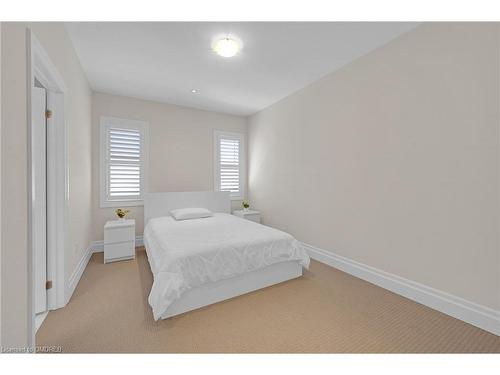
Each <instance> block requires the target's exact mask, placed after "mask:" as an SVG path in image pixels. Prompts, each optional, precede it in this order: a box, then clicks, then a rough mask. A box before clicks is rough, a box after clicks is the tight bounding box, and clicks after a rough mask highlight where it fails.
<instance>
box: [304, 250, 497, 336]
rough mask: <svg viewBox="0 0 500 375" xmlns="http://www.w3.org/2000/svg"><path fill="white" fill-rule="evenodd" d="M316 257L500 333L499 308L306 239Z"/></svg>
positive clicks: (439, 309)
mask: <svg viewBox="0 0 500 375" xmlns="http://www.w3.org/2000/svg"><path fill="white" fill-rule="evenodd" d="M303 245H304V247H305V248H306V249H307V250H308V252H309V255H310V257H311V258H313V259H314V260H317V261H319V262H321V263H325V264H327V265H329V266H331V267H334V268H337V269H339V270H341V271H344V272H346V273H349V274H351V275H353V276H356V277H358V278H360V279H363V280H365V281H368V282H370V283H372V284H375V285H378V286H380V287H382V288H384V289H387V290H390V291H391V292H394V293H397V294H399V295H401V296H403V297H406V298H409V299H411V300H413V301H416V302H418V303H421V304H422V305H425V306H428V307H430V308H432V309H435V310H438V311H440V312H442V313H445V314H447V315H450V316H452V317H454V318H457V319H460V320H462V321H464V322H466V323H469V324H472V325H474V326H476V327H479V328H482V329H484V330H486V331H489V332H491V333H494V334H495V335H497V336H500V311H497V310H493V309H491V308H489V307H486V306H482V305H479V304H477V303H474V302H471V301H467V300H465V299H463V298H460V297H457V296H454V295H451V294H449V293H446V292H443V291H440V290H437V289H434V288H431V287H428V286H426V285H423V284H420V283H417V282H414V281H411V280H408V279H405V278H402V277H400V276H397V275H394V274H391V273H388V272H385V271H382V270H379V269H377V268H374V267H371V266H368V265H366V264H363V263H359V262H356V261H354V260H351V259H348V258H345V257H342V256H340V255H337V254H335V253H332V252H330V251H326V250H323V249H319V248H317V247H314V246H311V245H309V244H306V243H303Z"/></svg>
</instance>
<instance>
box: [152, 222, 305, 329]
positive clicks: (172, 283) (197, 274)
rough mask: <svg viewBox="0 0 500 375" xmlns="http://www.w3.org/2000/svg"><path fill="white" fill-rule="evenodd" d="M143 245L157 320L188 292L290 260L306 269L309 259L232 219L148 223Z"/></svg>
mask: <svg viewBox="0 0 500 375" xmlns="http://www.w3.org/2000/svg"><path fill="white" fill-rule="evenodd" d="M144 244H145V247H146V252H147V255H148V260H149V264H150V266H151V271H152V272H153V275H154V281H153V287H152V288H151V293H150V295H149V298H148V301H149V304H150V305H151V307H152V309H153V315H154V318H155V320H158V319H160V317H161V316H162V315H163V314H164V313H165V312H166V310H167V309H168V307H169V306H170V305H171V304H172V302H173V301H175V300H176V299H178V298H180V297H181V296H182V294H183V293H184V292H186V291H187V290H188V289H190V288H194V287H197V286H200V285H203V284H205V283H208V282H215V281H218V280H223V279H228V278H231V277H234V276H236V275H240V274H243V273H245V272H249V271H252V270H256V269H260V268H264V267H266V266H268V265H271V264H275V263H278V262H285V261H290V260H296V261H298V262H299V263H300V264H301V265H302V266H304V267H306V268H307V267H309V262H310V259H309V256H308V255H307V252H306V251H305V250H304V249H303V248H302V246H301V244H300V243H299V242H298V241H297V240H296V239H295V238H293V237H292V236H291V235H289V234H288V233H285V232H282V231H279V230H277V229H274V228H270V227H267V226H264V225H261V224H257V223H254V222H251V221H248V220H244V219H241V218H238V217H236V216H233V215H229V214H223V213H216V214H214V216H212V217H207V218H201V219H192V220H183V221H176V220H175V219H173V218H172V217H170V216H168V217H159V218H154V219H151V220H149V222H148V224H147V225H146V228H145V229H144Z"/></svg>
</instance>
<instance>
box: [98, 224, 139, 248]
mask: <svg viewBox="0 0 500 375" xmlns="http://www.w3.org/2000/svg"><path fill="white" fill-rule="evenodd" d="M126 241H135V227H133V226H132V227H122V228H113V229H106V230H105V231H104V243H105V244H111V243H115V242H126Z"/></svg>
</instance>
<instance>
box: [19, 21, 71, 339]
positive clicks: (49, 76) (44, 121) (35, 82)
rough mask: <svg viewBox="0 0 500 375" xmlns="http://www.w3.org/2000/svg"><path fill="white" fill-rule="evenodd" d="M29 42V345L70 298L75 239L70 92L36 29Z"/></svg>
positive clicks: (27, 42) (27, 38) (29, 35)
mask: <svg viewBox="0 0 500 375" xmlns="http://www.w3.org/2000/svg"><path fill="white" fill-rule="evenodd" d="M26 47H27V68H28V69H27V72H28V79H27V87H26V89H27V98H28V101H27V112H28V113H27V120H28V139H29V147H28V152H29V155H28V161H29V166H28V173H29V176H28V218H29V223H28V224H29V225H28V227H29V230H28V245H29V251H28V280H27V282H28V293H27V298H28V300H27V306H28V317H27V326H28V340H27V341H28V346H29V347H30V348H34V347H35V333H36V330H37V328H38V327H39V326H40V324H41V323H42V321H43V318H44V317H45V316H46V314H47V313H48V311H50V310H54V309H57V308H60V307H63V306H64V305H65V304H66V303H67V299H68V293H67V292H66V289H67V288H66V276H65V250H66V249H67V248H68V244H69V223H68V222H69V220H68V218H69V165H68V130H67V123H66V121H65V113H66V104H65V93H66V92H67V89H66V86H65V83H64V80H63V79H62V77H61V76H60V75H59V73H58V71H57V69H56V68H55V65H54V64H53V63H52V61H51V60H50V58H49V56H48V55H47V53H46V52H45V50H44V49H43V47H42V45H41V44H40V42H39V41H38V40H37V38H36V37H35V35H34V34H33V33H32V32H31V30H30V29H26Z"/></svg>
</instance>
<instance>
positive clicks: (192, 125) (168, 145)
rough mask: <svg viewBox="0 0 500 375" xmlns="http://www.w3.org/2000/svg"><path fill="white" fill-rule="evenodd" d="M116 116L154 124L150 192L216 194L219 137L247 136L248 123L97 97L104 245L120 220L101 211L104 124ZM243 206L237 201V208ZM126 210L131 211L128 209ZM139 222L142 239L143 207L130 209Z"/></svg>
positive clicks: (98, 215) (97, 211)
mask: <svg viewBox="0 0 500 375" xmlns="http://www.w3.org/2000/svg"><path fill="white" fill-rule="evenodd" d="M101 116H113V117H120V118H126V119H131V120H143V121H147V122H148V123H149V133H150V169H149V190H150V191H151V192H160V191H189V190H213V188H214V179H213V147H212V146H213V131H214V129H222V130H227V131H235V132H242V133H246V119H245V118H243V117H238V116H231V115H226V114H220V113H214V112H208V111H201V110H196V109H191V108H186V107H180V106H176V105H171V104H165V103H158V102H152V101H144V100H138V99H133V98H127V97H122V96H114V95H107V94H101V93H94V94H93V101H92V124H93V127H92V139H93V152H92V155H93V160H92V163H93V175H92V178H93V183H92V185H93V198H92V199H93V215H92V217H93V220H94V240H102V239H103V236H104V235H103V227H104V224H105V222H106V220H112V219H114V218H115V214H114V210H115V208H100V202H99V118H100V117H101ZM240 203H241V202H239V201H234V202H233V207H239V205H240ZM124 207H125V205H124ZM130 210H131V213H130V217H131V218H135V219H136V222H137V224H136V233H137V234H138V235H142V232H143V226H144V223H143V209H142V207H130Z"/></svg>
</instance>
